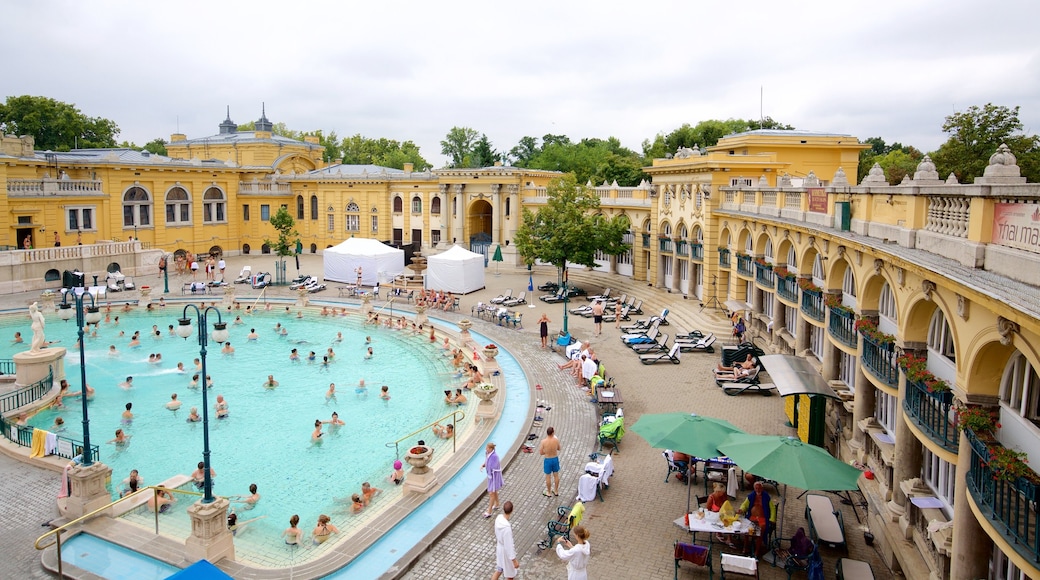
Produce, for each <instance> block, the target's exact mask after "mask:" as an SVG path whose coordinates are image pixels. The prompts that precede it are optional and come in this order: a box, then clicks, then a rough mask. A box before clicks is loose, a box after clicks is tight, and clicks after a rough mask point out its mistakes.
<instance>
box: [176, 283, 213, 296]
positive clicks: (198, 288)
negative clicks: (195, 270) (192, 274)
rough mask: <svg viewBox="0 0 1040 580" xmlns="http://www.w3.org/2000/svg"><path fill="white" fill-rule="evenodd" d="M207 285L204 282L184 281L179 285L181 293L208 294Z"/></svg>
mask: <svg viewBox="0 0 1040 580" xmlns="http://www.w3.org/2000/svg"><path fill="white" fill-rule="evenodd" d="M208 293H209V287H208V286H206V283H205V282H185V283H184V285H183V286H181V294H208Z"/></svg>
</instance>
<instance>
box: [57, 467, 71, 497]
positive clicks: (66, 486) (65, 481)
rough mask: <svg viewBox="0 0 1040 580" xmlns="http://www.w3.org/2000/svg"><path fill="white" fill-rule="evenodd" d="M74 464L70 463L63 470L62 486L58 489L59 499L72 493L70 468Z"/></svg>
mask: <svg viewBox="0 0 1040 580" xmlns="http://www.w3.org/2000/svg"><path fill="white" fill-rule="evenodd" d="M72 465H73V464H72V463H69V464H68V465H66V466H65V468H64V469H62V470H61V487H60V488H59V489H58V499H61V498H64V497H69V496H70V495H72V485H71V482H70V481H69V470H70V469H72Z"/></svg>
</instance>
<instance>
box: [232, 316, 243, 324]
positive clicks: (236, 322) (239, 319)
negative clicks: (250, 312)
mask: <svg viewBox="0 0 1040 580" xmlns="http://www.w3.org/2000/svg"><path fill="white" fill-rule="evenodd" d="M232 324H234V325H239V324H244V323H243V322H242V317H241V316H236V317H235V321H234V322H232Z"/></svg>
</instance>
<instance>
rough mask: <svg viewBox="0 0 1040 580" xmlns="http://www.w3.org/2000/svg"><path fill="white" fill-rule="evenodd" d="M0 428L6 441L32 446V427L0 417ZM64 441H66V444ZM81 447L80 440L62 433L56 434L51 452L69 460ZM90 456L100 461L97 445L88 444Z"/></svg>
mask: <svg viewBox="0 0 1040 580" xmlns="http://www.w3.org/2000/svg"><path fill="white" fill-rule="evenodd" d="M0 429H2V430H3V432H4V438H5V439H7V440H8V441H10V442H12V443H14V444H16V445H18V446H20V447H28V448H30V449H31V448H32V446H33V445H32V442H33V432H34V431H36V429H35V428H34V427H27V426H19V425H17V424H16V423H14V422H13V421H9V420H7V419H4V418H2V417H0ZM41 433H42V432H41ZM39 436H43V435H39ZM65 442H67V444H66V443H65ZM82 448H83V442H82V441H80V440H78V439H72V438H71V437H65V436H64V435H58V436H57V447H55V448H54V450H53V451H52V453H51V454H52V455H57V456H58V457H64V458H65V459H69V460H71V459H73V458H75V457H76V455H78V453H77V450H78V449H82ZM90 456H91V458H92V460H93V461H101V455H100V451H99V450H98V446H97V445H91V446H90Z"/></svg>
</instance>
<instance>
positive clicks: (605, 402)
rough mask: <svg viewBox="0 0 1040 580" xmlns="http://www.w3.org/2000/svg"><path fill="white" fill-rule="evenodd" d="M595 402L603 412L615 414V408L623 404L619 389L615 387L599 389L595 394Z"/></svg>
mask: <svg viewBox="0 0 1040 580" xmlns="http://www.w3.org/2000/svg"><path fill="white" fill-rule="evenodd" d="M596 402H597V403H599V407H600V409H601V410H603V411H607V410H609V411H613V412H617V408H618V407H619V406H621V405H622V404H624V402H625V401H624V399H622V398H621V389H619V388H617V387H600V389H599V390H598V391H597V392H596Z"/></svg>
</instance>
